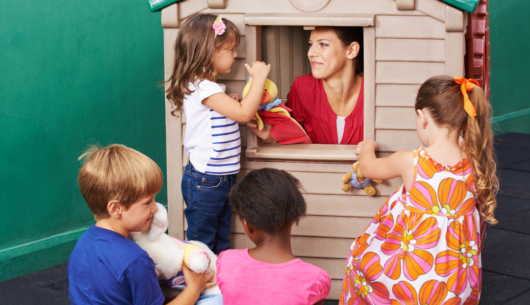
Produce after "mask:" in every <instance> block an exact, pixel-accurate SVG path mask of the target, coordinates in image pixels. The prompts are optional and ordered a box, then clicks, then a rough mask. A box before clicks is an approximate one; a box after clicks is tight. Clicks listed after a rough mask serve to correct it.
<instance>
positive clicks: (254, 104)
mask: <svg viewBox="0 0 530 305" xmlns="http://www.w3.org/2000/svg"><path fill="white" fill-rule="evenodd" d="M245 68H246V69H247V71H248V73H249V74H250V75H251V76H252V84H251V85H250V90H249V91H248V93H247V95H246V96H245V98H244V99H243V100H241V102H238V101H236V100H235V99H233V98H231V97H230V96H228V95H226V94H224V93H217V94H214V95H212V96H210V97H208V98H205V99H204V100H203V101H202V103H203V104H204V105H206V106H208V107H209V108H211V109H213V110H215V111H217V112H218V113H220V114H221V115H223V116H225V117H227V118H229V119H232V120H234V121H237V122H242V123H246V122H248V121H250V120H252V118H253V117H254V114H255V113H256V111H258V107H259V105H260V102H261V98H262V96H263V89H264V88H265V82H266V81H267V76H268V75H269V72H270V70H271V65H270V64H268V65H267V64H265V63H263V62H253V63H252V67H250V66H249V65H245Z"/></svg>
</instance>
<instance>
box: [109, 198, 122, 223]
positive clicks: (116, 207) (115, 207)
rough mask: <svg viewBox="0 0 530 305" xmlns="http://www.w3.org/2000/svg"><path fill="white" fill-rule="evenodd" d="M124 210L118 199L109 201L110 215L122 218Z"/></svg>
mask: <svg viewBox="0 0 530 305" xmlns="http://www.w3.org/2000/svg"><path fill="white" fill-rule="evenodd" d="M122 211H123V207H122V206H121V204H120V202H119V201H118V200H111V201H109V203H107V212H109V215H110V217H112V218H114V219H120V218H121V212H122Z"/></svg>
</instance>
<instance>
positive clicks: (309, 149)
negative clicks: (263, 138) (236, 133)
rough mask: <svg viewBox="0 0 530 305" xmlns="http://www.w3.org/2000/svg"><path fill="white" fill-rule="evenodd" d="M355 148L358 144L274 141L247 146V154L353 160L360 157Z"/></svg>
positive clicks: (263, 156) (294, 158) (308, 159)
mask: <svg viewBox="0 0 530 305" xmlns="http://www.w3.org/2000/svg"><path fill="white" fill-rule="evenodd" d="M355 148H357V145H328V144H293V145H280V144H279V143H274V144H263V145H262V146H259V147H250V148H247V149H246V152H245V156H246V157H247V159H274V160H293V161H300V160H306V161H335V162H337V161H339V162H345V161H347V162H352V161H355V160H357V159H358V158H357V156H356V155H355Z"/></svg>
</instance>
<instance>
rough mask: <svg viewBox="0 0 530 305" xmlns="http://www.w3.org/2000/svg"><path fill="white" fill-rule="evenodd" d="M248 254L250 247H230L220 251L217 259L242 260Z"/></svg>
mask: <svg viewBox="0 0 530 305" xmlns="http://www.w3.org/2000/svg"><path fill="white" fill-rule="evenodd" d="M247 255H248V248H246V249H228V250H225V251H223V252H221V253H219V256H218V257H217V261H219V260H226V261H228V260H240V259H242V258H244V257H246V256H247Z"/></svg>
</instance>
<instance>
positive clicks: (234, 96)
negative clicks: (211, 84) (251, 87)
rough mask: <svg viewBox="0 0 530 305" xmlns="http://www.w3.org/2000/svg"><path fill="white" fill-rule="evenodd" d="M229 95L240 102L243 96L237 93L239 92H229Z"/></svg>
mask: <svg viewBox="0 0 530 305" xmlns="http://www.w3.org/2000/svg"><path fill="white" fill-rule="evenodd" d="M227 95H228V96H229V97H231V98H233V99H234V100H236V101H238V102H241V100H242V98H241V95H239V94H237V93H230V94H227Z"/></svg>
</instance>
